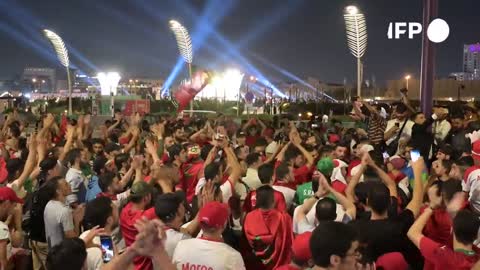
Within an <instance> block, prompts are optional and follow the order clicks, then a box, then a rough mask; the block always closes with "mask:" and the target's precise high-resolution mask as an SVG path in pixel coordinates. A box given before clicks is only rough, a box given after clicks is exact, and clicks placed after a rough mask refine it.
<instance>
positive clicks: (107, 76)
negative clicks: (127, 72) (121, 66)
mask: <svg viewBox="0 0 480 270" xmlns="http://www.w3.org/2000/svg"><path fill="white" fill-rule="evenodd" d="M97 79H98V81H99V82H100V88H101V92H102V96H107V95H110V113H111V115H112V117H115V96H116V95H117V86H118V82H120V79H121V77H120V74H118V72H108V73H105V72H100V73H98V75H97Z"/></svg>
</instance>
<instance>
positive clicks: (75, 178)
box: [65, 168, 88, 204]
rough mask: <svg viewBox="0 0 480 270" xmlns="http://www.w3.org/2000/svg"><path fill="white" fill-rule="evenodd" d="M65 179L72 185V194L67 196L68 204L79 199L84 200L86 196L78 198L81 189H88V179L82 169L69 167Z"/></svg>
mask: <svg viewBox="0 0 480 270" xmlns="http://www.w3.org/2000/svg"><path fill="white" fill-rule="evenodd" d="M65 180H66V181H67V183H68V184H69V185H70V188H72V194H70V195H68V196H67V204H72V203H75V202H78V201H80V202H83V201H84V200H85V198H78V193H79V191H81V190H86V188H87V186H88V179H87V178H86V177H85V176H84V175H83V173H82V171H80V170H77V169H75V168H70V169H68V171H67V175H66V176H65Z"/></svg>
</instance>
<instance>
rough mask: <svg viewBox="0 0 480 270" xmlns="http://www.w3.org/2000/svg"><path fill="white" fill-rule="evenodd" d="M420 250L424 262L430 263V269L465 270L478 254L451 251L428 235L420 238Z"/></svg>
mask: <svg viewBox="0 0 480 270" xmlns="http://www.w3.org/2000/svg"><path fill="white" fill-rule="evenodd" d="M420 252H421V253H422V255H423V257H424V258H425V262H427V261H428V262H429V263H431V264H432V266H431V268H430V269H432V270H443V269H449V270H457V269H458V270H464V269H465V270H467V269H471V268H472V266H473V265H474V264H475V263H476V262H477V261H478V258H479V256H478V255H477V253H476V252H475V251H470V252H469V251H463V250H461V251H460V250H458V251H453V250H452V249H451V248H449V247H446V246H444V245H441V244H439V243H437V242H435V241H433V240H432V239H430V238H428V237H425V236H424V237H422V239H420Z"/></svg>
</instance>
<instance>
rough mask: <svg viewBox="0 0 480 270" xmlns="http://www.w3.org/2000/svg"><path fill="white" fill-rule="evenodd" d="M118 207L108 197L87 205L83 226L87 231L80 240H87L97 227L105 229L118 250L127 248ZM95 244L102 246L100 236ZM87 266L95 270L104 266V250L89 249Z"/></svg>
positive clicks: (95, 240)
mask: <svg viewBox="0 0 480 270" xmlns="http://www.w3.org/2000/svg"><path fill="white" fill-rule="evenodd" d="M118 224H119V223H118V206H117V204H115V202H114V201H112V200H111V199H110V198H108V197H99V198H96V199H95V200H93V201H91V202H89V203H87V205H86V207H85V216H84V218H83V226H84V228H85V229H86V231H84V232H83V233H82V234H81V235H80V239H82V240H83V239H85V238H86V237H87V236H88V234H89V233H90V231H91V230H95V227H97V226H98V227H99V228H103V232H104V234H105V235H110V236H111V237H112V240H113V243H114V245H115V247H116V250H122V249H124V248H125V243H124V242H123V241H122V240H123V239H122V238H121V234H120V232H119V228H118ZM92 243H93V244H95V245H98V246H100V245H101V243H100V236H95V238H93V241H92ZM87 265H89V266H91V265H94V266H95V269H99V268H101V267H102V266H103V259H102V250H101V249H100V248H97V247H92V248H87Z"/></svg>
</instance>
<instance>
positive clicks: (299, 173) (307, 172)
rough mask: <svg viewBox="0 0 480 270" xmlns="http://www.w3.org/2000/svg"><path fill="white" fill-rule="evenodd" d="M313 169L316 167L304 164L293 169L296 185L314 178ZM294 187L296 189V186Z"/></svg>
mask: <svg viewBox="0 0 480 270" xmlns="http://www.w3.org/2000/svg"><path fill="white" fill-rule="evenodd" d="M313 171H314V167H313V166H312V167H308V166H307V165H303V166H302V167H300V168H295V169H293V175H294V176H295V185H301V184H305V183H306V182H309V181H310V180H311V179H312V174H313ZM294 189H296V187H295V188H294Z"/></svg>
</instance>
